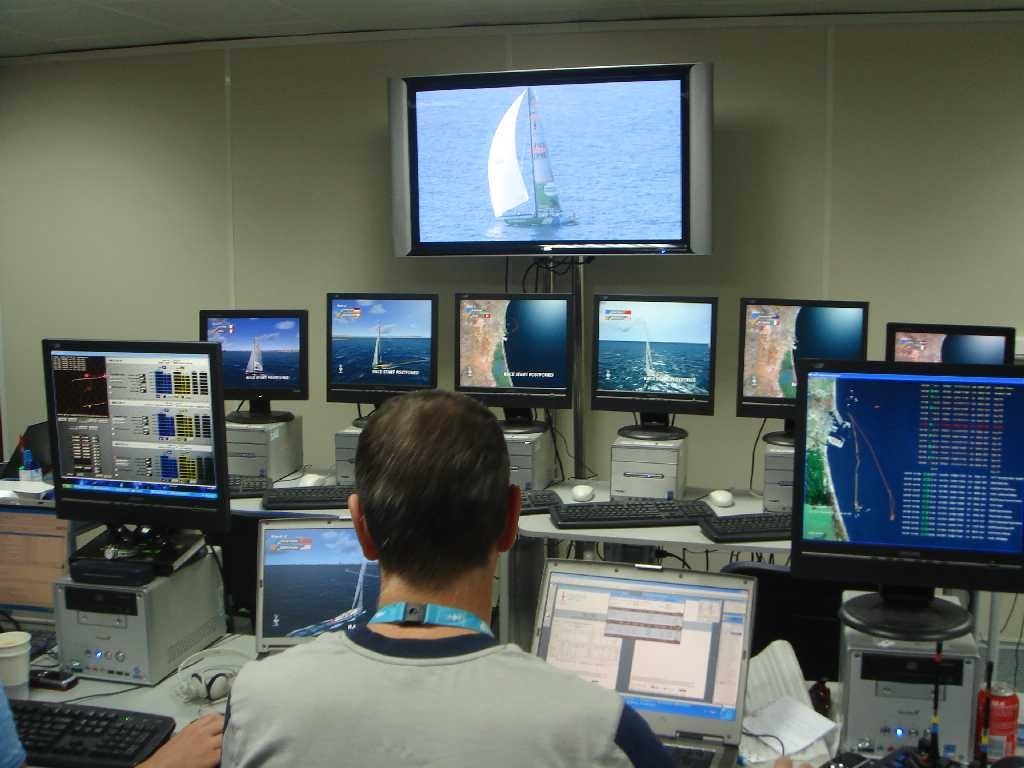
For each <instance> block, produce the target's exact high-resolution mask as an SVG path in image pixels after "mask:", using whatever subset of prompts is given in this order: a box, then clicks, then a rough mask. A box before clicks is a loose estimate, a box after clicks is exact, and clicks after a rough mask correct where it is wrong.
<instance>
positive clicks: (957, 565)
mask: <svg viewBox="0 0 1024 768" xmlns="http://www.w3.org/2000/svg"><path fill="white" fill-rule="evenodd" d="M1016 370H1017V369H1015V368H1013V367H1012V366H1003V365H947V364H942V363H935V364H928V365H922V364H921V363H891V362H878V361H870V362H867V361H859V362H853V361H824V360H805V361H801V362H800V363H799V364H798V366H797V400H798V402H800V403H805V402H806V400H807V386H808V385H807V381H808V373H809V372H810V371H816V372H825V373H867V374H871V373H876V374H909V375H912V376H924V377H929V376H967V377H976V378H989V377H1002V378H1013V379H1020V380H1021V381H1022V382H1024V375H1021V374H1019V373H1015V371H1016ZM806 444H807V409H806V408H797V409H796V444H795V455H794V466H793V470H794V475H793V516H792V517H793V528H792V542H791V558H792V559H791V569H792V571H793V575H794V576H798V577H800V578H821V579H828V580H830V581H847V582H867V583H873V584H878V585H881V586H902V587H934V588H940V587H942V588H949V589H981V590H990V591H995V592H1018V591H1024V552H1022V553H1020V554H1018V555H996V556H993V555H991V554H978V555H973V553H970V554H965V552H964V551H962V550H948V549H924V548H919V549H915V548H913V547H879V546H872V545H865V544H842V543H838V542H819V541H810V540H804V538H803V522H804V514H803V508H804V472H805V465H806ZM951 558H955V559H953V560H951Z"/></svg>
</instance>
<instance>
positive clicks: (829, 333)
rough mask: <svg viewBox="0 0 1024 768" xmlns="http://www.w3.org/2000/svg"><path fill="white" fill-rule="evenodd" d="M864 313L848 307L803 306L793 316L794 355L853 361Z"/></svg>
mask: <svg viewBox="0 0 1024 768" xmlns="http://www.w3.org/2000/svg"><path fill="white" fill-rule="evenodd" d="M863 323H864V313H863V312H862V311H861V310H860V309H857V308H849V307H804V308H803V309H801V310H800V312H799V313H798V314H797V316H796V352H795V355H796V358H797V359H798V360H801V359H805V358H822V359H826V360H857V359H859V358H860V355H861V338H862V334H863Z"/></svg>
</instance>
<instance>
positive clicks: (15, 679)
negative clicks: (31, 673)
mask: <svg viewBox="0 0 1024 768" xmlns="http://www.w3.org/2000/svg"><path fill="white" fill-rule="evenodd" d="M31 640H32V635H30V634H29V633H28V632H0V683H2V684H3V686H4V693H6V694H7V698H8V699H27V698H28V667H29V653H30V652H31V648H32V646H31V643H30V641H31Z"/></svg>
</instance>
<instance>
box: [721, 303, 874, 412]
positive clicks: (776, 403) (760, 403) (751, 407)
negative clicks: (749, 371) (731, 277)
mask: <svg viewBox="0 0 1024 768" xmlns="http://www.w3.org/2000/svg"><path fill="white" fill-rule="evenodd" d="M751 304H767V305H773V304H774V305H776V306H780V307H837V308H843V309H861V310H862V311H863V318H864V321H863V324H862V326H861V339H860V346H861V354H860V358H859V359H861V360H866V359H867V355H868V305H869V302H867V301H836V300H833V299H750V298H742V299H740V327H739V362H738V363H737V366H736V415H737V416H739V417H741V418H744V417H752V418H757V419H792V418H793V415H794V414H795V413H796V400H795V399H791V398H774V397H744V396H743V379H744V373H745V371H744V370H743V350H744V343H743V342H744V339H745V337H746V327H747V307H749V306H750V305H751ZM794 374H795V371H794Z"/></svg>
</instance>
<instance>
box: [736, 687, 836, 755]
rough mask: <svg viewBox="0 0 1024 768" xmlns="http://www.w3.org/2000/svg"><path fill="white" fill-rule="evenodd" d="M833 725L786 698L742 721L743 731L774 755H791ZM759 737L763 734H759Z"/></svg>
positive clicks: (830, 729) (824, 734) (801, 704)
mask: <svg viewBox="0 0 1024 768" xmlns="http://www.w3.org/2000/svg"><path fill="white" fill-rule="evenodd" d="M835 727H836V724H835V723H833V722H832V721H831V720H829V719H828V718H827V717H822V716H821V715H819V714H818V713H817V712H815V711H814V709H812V708H811V707H810V706H808V705H807V704H804V703H802V702H799V701H794V700H793V699H791V698H789V697H788V696H787V697H785V698H781V699H777V700H776V701H774V702H772V703H771V704H769V705H768V706H767V707H764V708H762V709H761V710H759V711H757V712H755V713H753V714H750V715H747V716H746V717H745V718H743V729H744V730H745V731H747V732H748V733H750V734H751V735H757V737H758V738H759V739H760V740H761V741H762V742H763V743H764V744H767V745H768V746H769V747H770V748H771V749H774V750H775V751H776V752H782V751H783V750H784V752H785V754H787V755H792V754H794V753H796V752H801V751H803V750H804V749H806V748H807V747H809V746H811V745H812V744H813V743H814V742H816V741H817V740H818V739H821V738H823V737H825V736H826V735H827V734H829V733H830V732H831V731H832V729H834V728H835ZM760 734H763V735H760Z"/></svg>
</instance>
